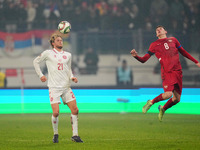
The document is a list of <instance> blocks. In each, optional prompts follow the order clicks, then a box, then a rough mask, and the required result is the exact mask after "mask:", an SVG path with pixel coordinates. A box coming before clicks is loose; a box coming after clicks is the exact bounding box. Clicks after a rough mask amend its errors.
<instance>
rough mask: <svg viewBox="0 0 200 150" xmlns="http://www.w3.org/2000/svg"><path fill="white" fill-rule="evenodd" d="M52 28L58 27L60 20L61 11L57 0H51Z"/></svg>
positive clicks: (50, 18) (50, 17)
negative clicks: (55, 0)
mask: <svg viewBox="0 0 200 150" xmlns="http://www.w3.org/2000/svg"><path fill="white" fill-rule="evenodd" d="M49 20H50V24H49V26H50V29H56V28H57V26H58V22H59V21H60V11H59V8H58V4H57V2H54V1H53V0H52V1H50V16H49Z"/></svg>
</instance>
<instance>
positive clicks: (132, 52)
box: [130, 49, 137, 57]
mask: <svg viewBox="0 0 200 150" xmlns="http://www.w3.org/2000/svg"><path fill="white" fill-rule="evenodd" d="M130 53H131V55H132V56H133V57H135V56H137V52H136V50H135V49H132V50H131V52H130Z"/></svg>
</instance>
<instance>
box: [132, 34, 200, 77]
mask: <svg viewBox="0 0 200 150" xmlns="http://www.w3.org/2000/svg"><path fill="white" fill-rule="evenodd" d="M178 52H180V53H181V54H182V55H183V56H184V57H186V58H188V59H190V60H191V61H193V62H194V63H198V61H197V60H196V59H194V58H193V57H192V56H191V55H190V54H189V53H188V52H187V51H186V50H185V49H184V48H183V47H182V46H181V44H180V43H179V42H178V40H177V39H176V38H174V37H170V38H164V39H158V40H156V41H155V42H153V43H151V45H150V47H149V51H148V53H147V54H146V55H144V56H143V57H140V56H136V57H135V58H136V59H137V60H139V61H140V62H142V63H144V62H146V61H147V60H148V59H149V58H150V57H151V55H153V54H155V55H156V57H157V58H158V60H159V61H160V64H161V71H162V72H163V73H164V72H166V73H167V72H171V71H176V70H181V69H182V67H181V63H180V60H179V53H178Z"/></svg>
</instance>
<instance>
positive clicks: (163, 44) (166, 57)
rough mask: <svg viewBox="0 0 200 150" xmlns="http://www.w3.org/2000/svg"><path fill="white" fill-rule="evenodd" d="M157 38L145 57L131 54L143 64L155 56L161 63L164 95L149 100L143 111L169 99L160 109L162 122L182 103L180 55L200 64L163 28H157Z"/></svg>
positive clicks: (135, 53)
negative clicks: (174, 107)
mask: <svg viewBox="0 0 200 150" xmlns="http://www.w3.org/2000/svg"><path fill="white" fill-rule="evenodd" d="M156 36H157V37H158V40H156V41H155V42H153V43H151V45H150V47H149V50H148V52H147V53H146V54H145V55H144V56H143V57H140V56H138V55H137V52H136V50H135V49H133V50H131V52H130V53H131V55H132V56H133V57H134V58H136V59H137V60H138V61H140V62H142V63H144V62H146V61H147V60H148V59H149V58H150V57H151V56H152V55H154V54H155V56H156V57H157V58H158V60H159V62H160V65H161V78H162V85H163V89H164V93H162V94H160V95H158V96H157V97H155V98H154V99H152V100H148V101H147V103H146V105H144V107H143V109H142V111H143V113H146V112H147V111H148V110H149V108H150V107H151V106H152V105H153V104H154V103H157V102H159V101H162V100H166V99H169V100H168V101H167V102H166V103H165V105H164V106H161V105H159V107H158V109H159V115H158V119H159V120H160V121H162V118H163V115H164V113H165V111H166V110H167V109H169V108H170V107H172V106H173V105H176V104H177V103H178V102H179V101H180V97H181V93H182V67H181V63H180V60H179V53H181V54H182V55H183V56H184V57H186V58H188V59H190V60H191V61H193V62H194V63H195V64H196V65H197V66H198V67H200V63H199V62H198V61H197V60H196V59H195V58H193V57H192V56H191V55H190V54H189V53H188V52H187V51H186V50H185V49H184V48H183V47H182V46H181V44H180V43H179V41H178V40H177V39H176V38H175V37H169V38H168V37H167V31H166V30H165V28H164V27H163V26H157V27H156Z"/></svg>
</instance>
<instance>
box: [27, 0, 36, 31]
mask: <svg viewBox="0 0 200 150" xmlns="http://www.w3.org/2000/svg"><path fill="white" fill-rule="evenodd" d="M35 16H36V9H35V6H34V4H33V3H32V1H29V2H28V3H27V23H28V24H27V30H32V28H33V23H34V21H35Z"/></svg>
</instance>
